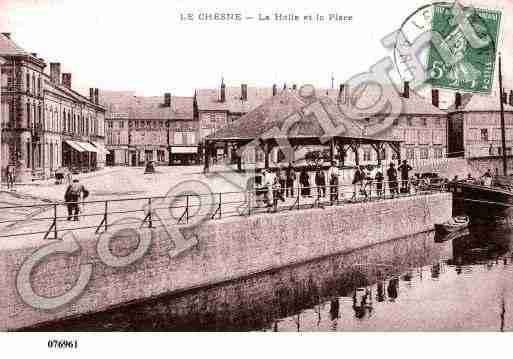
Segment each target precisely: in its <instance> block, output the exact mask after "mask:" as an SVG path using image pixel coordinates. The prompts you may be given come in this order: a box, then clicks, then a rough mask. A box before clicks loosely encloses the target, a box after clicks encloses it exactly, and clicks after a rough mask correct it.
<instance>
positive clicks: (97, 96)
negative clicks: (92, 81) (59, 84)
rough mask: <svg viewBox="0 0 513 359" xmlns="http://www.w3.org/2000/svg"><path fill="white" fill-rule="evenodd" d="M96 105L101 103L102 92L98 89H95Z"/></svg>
mask: <svg viewBox="0 0 513 359" xmlns="http://www.w3.org/2000/svg"><path fill="white" fill-rule="evenodd" d="M70 75H71V74H70ZM94 103H95V104H97V105H98V104H99V103H100V91H99V90H98V89H97V88H95V89H94Z"/></svg>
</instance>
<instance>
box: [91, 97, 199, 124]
mask: <svg viewBox="0 0 513 359" xmlns="http://www.w3.org/2000/svg"><path fill="white" fill-rule="evenodd" d="M99 96H100V102H101V103H102V104H104V105H105V106H106V107H107V109H108V111H107V118H110V117H112V115H113V114H126V115H127V116H128V118H131V119H141V120H146V119H148V120H164V119H166V120H192V119H193V118H194V111H193V110H194V107H193V101H194V99H193V98H192V97H176V96H173V97H171V107H164V97H163V96H151V97H144V96H135V93H134V92H131V91H104V90H101V91H100V93H99Z"/></svg>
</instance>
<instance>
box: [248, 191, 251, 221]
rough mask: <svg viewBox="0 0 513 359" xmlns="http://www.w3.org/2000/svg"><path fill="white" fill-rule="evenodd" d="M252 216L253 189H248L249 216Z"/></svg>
mask: <svg viewBox="0 0 513 359" xmlns="http://www.w3.org/2000/svg"><path fill="white" fill-rule="evenodd" d="M249 216H251V191H248V217H249Z"/></svg>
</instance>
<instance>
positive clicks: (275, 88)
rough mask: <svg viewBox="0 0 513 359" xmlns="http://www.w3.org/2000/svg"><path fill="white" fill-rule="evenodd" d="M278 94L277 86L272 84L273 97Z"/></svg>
mask: <svg viewBox="0 0 513 359" xmlns="http://www.w3.org/2000/svg"><path fill="white" fill-rule="evenodd" d="M277 94H278V86H276V84H273V96H276V95H277Z"/></svg>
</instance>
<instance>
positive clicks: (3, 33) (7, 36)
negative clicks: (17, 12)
mask: <svg viewBox="0 0 513 359" xmlns="http://www.w3.org/2000/svg"><path fill="white" fill-rule="evenodd" d="M2 35H4V36H5V37H6V38H8V39H10V38H11V33H10V32H2Z"/></svg>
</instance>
